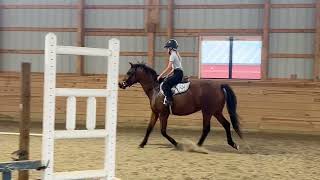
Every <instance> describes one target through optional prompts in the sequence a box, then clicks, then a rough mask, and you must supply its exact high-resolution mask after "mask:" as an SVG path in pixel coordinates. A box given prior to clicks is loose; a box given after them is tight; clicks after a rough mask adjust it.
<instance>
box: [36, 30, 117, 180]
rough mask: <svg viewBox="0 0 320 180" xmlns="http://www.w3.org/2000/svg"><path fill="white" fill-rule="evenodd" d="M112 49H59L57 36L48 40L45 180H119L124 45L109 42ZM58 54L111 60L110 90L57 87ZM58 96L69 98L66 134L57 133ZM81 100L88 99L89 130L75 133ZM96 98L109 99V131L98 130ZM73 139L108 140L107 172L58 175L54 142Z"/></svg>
mask: <svg viewBox="0 0 320 180" xmlns="http://www.w3.org/2000/svg"><path fill="white" fill-rule="evenodd" d="M108 48H109V49H100V48H87V47H73V46H58V45H57V37H56V35H55V34H53V33H49V34H47V35H46V39H45V66H44V97H43V138H42V164H46V165H48V167H47V168H46V169H45V170H44V173H43V177H42V179H44V180H56V179H88V178H101V179H106V180H113V179H114V178H115V152H116V150H115V145H116V124H117V98H118V74H119V51H120V42H119V40H117V39H111V40H109V47H108ZM57 54H69V55H87V56H105V57H108V77H107V78H108V79H107V86H106V89H76V88H57V87H56V64H57V63H56V57H57ZM56 96H64V97H67V115H66V130H55V127H54V124H55V101H56ZM77 97H88V99H87V118H86V128H87V130H75V126H76V101H77V99H76V98H77ZM96 97H106V117H105V129H99V130H96V129H95V127H96ZM73 138H105V157H104V169H100V170H88V171H72V172H54V169H53V165H54V140H55V139H73Z"/></svg>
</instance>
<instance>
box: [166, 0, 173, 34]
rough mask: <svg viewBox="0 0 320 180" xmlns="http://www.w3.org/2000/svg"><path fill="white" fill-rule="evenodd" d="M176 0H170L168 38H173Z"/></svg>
mask: <svg viewBox="0 0 320 180" xmlns="http://www.w3.org/2000/svg"><path fill="white" fill-rule="evenodd" d="M173 6H174V0H168V12H167V36H168V39H171V38H173V20H174V9H173Z"/></svg>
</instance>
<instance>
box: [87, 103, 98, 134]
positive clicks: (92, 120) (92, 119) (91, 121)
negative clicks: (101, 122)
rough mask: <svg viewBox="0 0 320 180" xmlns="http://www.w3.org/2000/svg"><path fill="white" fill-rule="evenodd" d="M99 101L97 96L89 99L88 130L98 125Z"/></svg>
mask: <svg viewBox="0 0 320 180" xmlns="http://www.w3.org/2000/svg"><path fill="white" fill-rule="evenodd" d="M96 106H97V101H96V98H95V97H88V99H87V121H86V127H87V129H88V130H93V129H94V128H95V127H96V111H97V108H96Z"/></svg>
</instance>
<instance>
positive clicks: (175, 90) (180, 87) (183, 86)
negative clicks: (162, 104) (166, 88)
mask: <svg viewBox="0 0 320 180" xmlns="http://www.w3.org/2000/svg"><path fill="white" fill-rule="evenodd" d="M162 84H163V82H161V84H160V92H161V93H162V94H163V95H164V93H163V90H162ZM189 87H190V81H189V77H187V76H185V77H183V78H182V80H181V82H180V83H179V84H177V85H175V86H173V87H172V88H171V91H172V95H173V96H174V95H177V94H181V93H184V92H186V91H187V90H188V89H189Z"/></svg>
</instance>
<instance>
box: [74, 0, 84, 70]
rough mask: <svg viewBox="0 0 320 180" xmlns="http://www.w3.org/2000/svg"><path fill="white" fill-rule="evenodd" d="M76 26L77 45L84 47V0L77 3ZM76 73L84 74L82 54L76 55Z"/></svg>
mask: <svg viewBox="0 0 320 180" xmlns="http://www.w3.org/2000/svg"><path fill="white" fill-rule="evenodd" d="M78 6H79V7H78V27H77V46H80V47H84V45H85V44H84V38H85V32H84V31H85V28H84V13H85V0H79V5H78ZM76 73H77V74H79V75H83V74H84V56H77V60H76Z"/></svg>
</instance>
